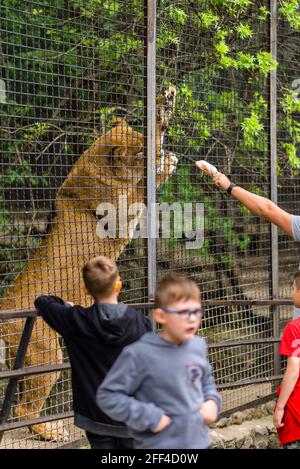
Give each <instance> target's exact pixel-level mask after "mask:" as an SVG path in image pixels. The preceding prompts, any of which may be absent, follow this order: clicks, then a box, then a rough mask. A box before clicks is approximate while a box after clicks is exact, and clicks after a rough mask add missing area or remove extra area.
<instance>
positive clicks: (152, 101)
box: [146, 0, 156, 300]
mask: <svg viewBox="0 0 300 469" xmlns="http://www.w3.org/2000/svg"><path fill="white" fill-rule="evenodd" d="M146 1H147V29H146V30H147V64H146V67H147V73H146V76H147V78H146V79H147V208H148V211H147V236H148V238H147V248H148V249H147V250H148V256H147V257H148V258H147V262H148V299H149V300H151V299H153V297H154V290H155V285H156V210H155V203H156V140H155V137H156V135H155V133H156V132H155V127H156V0H146Z"/></svg>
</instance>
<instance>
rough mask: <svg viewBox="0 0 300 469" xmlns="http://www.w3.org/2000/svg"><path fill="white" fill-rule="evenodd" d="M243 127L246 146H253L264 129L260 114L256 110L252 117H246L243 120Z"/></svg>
mask: <svg viewBox="0 0 300 469" xmlns="http://www.w3.org/2000/svg"><path fill="white" fill-rule="evenodd" d="M241 127H242V129H243V136H244V142H245V145H246V147H249V148H252V147H253V146H254V145H255V140H256V139H257V138H258V137H259V136H260V135H261V133H262V131H263V130H264V127H263V125H262V123H261V122H260V118H259V116H258V114H257V113H256V112H255V111H252V112H251V115H250V117H246V118H245V119H244V120H243V121H242V122H241Z"/></svg>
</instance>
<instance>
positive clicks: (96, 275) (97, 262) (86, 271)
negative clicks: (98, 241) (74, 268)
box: [82, 256, 119, 300]
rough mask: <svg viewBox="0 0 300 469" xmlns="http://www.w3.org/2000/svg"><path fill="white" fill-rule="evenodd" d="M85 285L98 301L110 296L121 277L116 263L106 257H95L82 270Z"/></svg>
mask: <svg viewBox="0 0 300 469" xmlns="http://www.w3.org/2000/svg"><path fill="white" fill-rule="evenodd" d="M82 276H83V280H84V284H85V286H86V289H87V290H88V292H89V293H90V294H91V295H92V297H93V298H94V299H95V300H96V299H98V300H99V299H101V298H105V297H107V296H110V295H111V294H112V293H113V291H114V285H115V283H116V281H117V279H118V277H119V272H118V268H117V265H116V263H115V262H114V261H113V260H112V259H109V258H108V257H105V256H98V257H94V258H93V259H91V260H89V261H88V262H87V263H86V264H85V266H84V267H83V269H82Z"/></svg>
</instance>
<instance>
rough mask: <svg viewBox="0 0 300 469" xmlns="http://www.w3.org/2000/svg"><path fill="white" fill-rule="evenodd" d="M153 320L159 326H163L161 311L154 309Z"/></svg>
mask: <svg viewBox="0 0 300 469" xmlns="http://www.w3.org/2000/svg"><path fill="white" fill-rule="evenodd" d="M153 319H154V320H155V321H156V322H158V323H159V324H164V323H165V322H166V317H165V313H164V312H163V310H162V309H160V308H156V309H155V310H154V311H153Z"/></svg>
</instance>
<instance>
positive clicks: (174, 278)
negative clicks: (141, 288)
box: [155, 272, 201, 308]
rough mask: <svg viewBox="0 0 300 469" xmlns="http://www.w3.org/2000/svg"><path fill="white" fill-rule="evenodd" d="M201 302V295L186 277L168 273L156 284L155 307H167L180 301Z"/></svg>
mask: <svg viewBox="0 0 300 469" xmlns="http://www.w3.org/2000/svg"><path fill="white" fill-rule="evenodd" d="M190 299H195V300H197V301H200V300H201V293H200V290H199V288H198V286H197V285H196V283H195V282H194V281H193V280H191V279H189V278H186V277H181V276H180V275H178V274H175V273H173V272H170V273H169V274H167V275H165V276H164V277H163V278H162V279H161V280H160V281H159V282H158V284H157V287H156V290H155V307H156V308H160V307H167V306H169V305H170V304H172V303H176V302H177V301H180V300H190Z"/></svg>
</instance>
